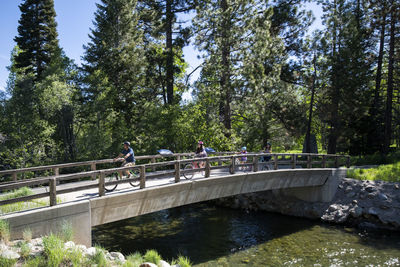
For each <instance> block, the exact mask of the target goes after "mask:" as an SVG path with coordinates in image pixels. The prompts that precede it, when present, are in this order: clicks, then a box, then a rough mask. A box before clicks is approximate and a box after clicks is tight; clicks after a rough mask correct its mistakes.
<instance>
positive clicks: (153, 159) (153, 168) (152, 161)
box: [151, 157, 156, 172]
mask: <svg viewBox="0 0 400 267" xmlns="http://www.w3.org/2000/svg"><path fill="white" fill-rule="evenodd" d="M151 163H152V164H154V163H156V157H152V158H151ZM151 170H152V171H153V172H155V171H156V167H155V166H153V167H151Z"/></svg>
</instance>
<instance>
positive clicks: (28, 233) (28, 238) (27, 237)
mask: <svg viewBox="0 0 400 267" xmlns="http://www.w3.org/2000/svg"><path fill="white" fill-rule="evenodd" d="M22 238H23V239H24V240H25V241H26V242H30V241H31V240H32V230H31V229H29V228H28V229H25V230H24V231H23V232H22Z"/></svg>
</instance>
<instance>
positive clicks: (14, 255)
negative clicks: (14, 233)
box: [0, 249, 20, 260]
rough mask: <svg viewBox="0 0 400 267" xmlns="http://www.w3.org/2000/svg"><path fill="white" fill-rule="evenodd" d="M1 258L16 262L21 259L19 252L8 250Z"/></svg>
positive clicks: (2, 253) (0, 254)
mask: <svg viewBox="0 0 400 267" xmlns="http://www.w3.org/2000/svg"><path fill="white" fill-rule="evenodd" d="M0 257H2V258H6V259H10V260H11V259H13V260H16V259H19V257H20V255H19V254H18V253H17V252H15V251H12V250H9V249H6V250H3V251H2V252H1V253H0Z"/></svg>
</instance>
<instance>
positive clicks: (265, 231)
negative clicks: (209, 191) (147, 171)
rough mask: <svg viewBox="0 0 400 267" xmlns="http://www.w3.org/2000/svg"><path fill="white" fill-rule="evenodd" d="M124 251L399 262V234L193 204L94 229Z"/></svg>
mask: <svg viewBox="0 0 400 267" xmlns="http://www.w3.org/2000/svg"><path fill="white" fill-rule="evenodd" d="M93 241H94V243H97V244H100V245H101V246H103V247H105V248H106V249H108V250H111V251H121V252H122V253H124V254H125V255H128V254H130V253H133V252H135V251H140V252H145V251H146V250H147V249H156V250H157V251H158V252H159V253H160V254H161V255H162V257H163V258H164V259H167V260H171V259H173V258H177V256H178V255H184V256H187V257H189V258H190V259H191V261H192V262H193V263H194V264H195V265H196V266H400V233H399V232H386V231H368V232H366V231H360V230H356V229H352V228H345V227H341V226H333V225H326V224H321V223H319V222H316V221H310V220H306V219H301V218H294V217H289V216H282V215H278V214H271V213H263V212H258V213H246V212H244V211H239V210H232V209H225V208H220V207H212V206H209V205H206V204H196V205H190V206H186V207H180V208H175V209H170V210H165V211H161V212H157V213H153V214H149V215H144V216H140V217H137V218H132V219H128V220H124V221H120V222H116V223H111V224H107V225H102V226H99V227H96V228H95V229H94V230H93Z"/></svg>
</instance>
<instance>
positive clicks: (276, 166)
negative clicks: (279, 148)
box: [274, 154, 278, 170]
mask: <svg viewBox="0 0 400 267" xmlns="http://www.w3.org/2000/svg"><path fill="white" fill-rule="evenodd" d="M277 169H278V155H276V154H275V155H274V170H277Z"/></svg>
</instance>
